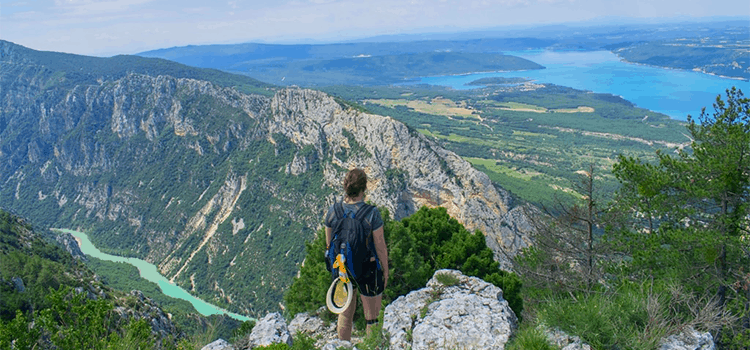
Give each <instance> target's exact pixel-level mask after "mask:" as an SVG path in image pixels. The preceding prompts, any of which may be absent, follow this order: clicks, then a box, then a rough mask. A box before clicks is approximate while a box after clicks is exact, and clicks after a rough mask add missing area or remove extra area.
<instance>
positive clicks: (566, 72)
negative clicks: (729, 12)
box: [417, 50, 750, 120]
mask: <svg viewBox="0 0 750 350" xmlns="http://www.w3.org/2000/svg"><path fill="white" fill-rule="evenodd" d="M505 53H506V54H508V55H514V56H519V57H523V58H526V59H529V60H531V61H534V62H536V63H539V64H541V65H543V66H545V67H546V69H542V70H532V71H519V72H495V73H476V74H467V75H449V76H435V77H424V78H421V80H420V81H418V82H417V83H422V84H431V85H443V86H450V87H452V88H453V89H461V90H463V89H473V88H477V87H476V86H468V85H465V84H466V83H469V82H471V81H473V80H476V79H479V78H485V77H508V78H510V77H523V78H528V79H531V80H533V81H535V82H537V83H542V84H544V83H551V84H555V85H562V86H569V87H572V88H575V89H579V90H588V91H593V92H598V93H610V94H613V95H619V96H622V97H623V98H625V99H626V100H628V101H630V102H633V103H635V104H636V105H637V106H638V107H642V108H647V109H650V110H653V111H656V112H661V113H664V114H666V115H668V116H670V117H672V118H673V119H679V120H686V119H687V115H688V114H690V115H692V116H694V117H697V116H698V115H700V111H701V108H702V107H706V111H707V112H713V107H712V103H713V102H714V101H715V99H716V96H717V95H719V94H721V95H722V98H726V94H725V90H726V89H729V88H731V87H732V86H736V87H737V88H738V89H740V90H742V91H743V92H744V93H745V94H746V95H750V82H747V81H742V80H736V79H728V78H721V77H718V76H713V75H709V74H704V73H700V72H694V71H685V70H677V69H665V68H657V67H650V66H645V65H638V64H632V63H627V62H623V61H621V60H620V58H618V57H617V56H616V55H615V54H613V53H611V52H609V51H588V52H584V51H538V50H537V51H516V52H505Z"/></svg>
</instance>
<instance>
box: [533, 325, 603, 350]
mask: <svg viewBox="0 0 750 350" xmlns="http://www.w3.org/2000/svg"><path fill="white" fill-rule="evenodd" d="M543 331H544V334H546V335H547V340H549V342H550V343H552V344H554V345H556V346H557V347H558V348H560V350H591V345H588V344H586V343H584V342H583V341H581V338H580V337H577V336H571V335H568V334H567V333H565V332H563V331H561V330H559V329H554V330H550V329H546V328H543Z"/></svg>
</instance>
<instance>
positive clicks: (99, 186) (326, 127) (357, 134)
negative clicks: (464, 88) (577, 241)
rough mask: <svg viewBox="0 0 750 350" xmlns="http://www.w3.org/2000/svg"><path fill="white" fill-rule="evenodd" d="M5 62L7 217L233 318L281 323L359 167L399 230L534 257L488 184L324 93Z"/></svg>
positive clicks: (36, 58)
mask: <svg viewBox="0 0 750 350" xmlns="http://www.w3.org/2000/svg"><path fill="white" fill-rule="evenodd" d="M0 51H2V52H4V56H3V57H2V59H3V61H2V68H0V69H1V70H2V72H1V73H0V78H1V79H0V86H1V87H2V90H0V94H2V99H0V103H1V107H2V109H0V120H2V123H1V124H0V125H1V128H0V152H2V156H3V158H4V159H7V160H8V161H7V162H4V163H3V164H2V165H0V174H1V175H0V178H2V179H3V180H2V181H3V182H2V187H0V203H2V205H5V206H8V207H9V208H12V209H13V210H15V211H17V212H19V213H22V214H23V215H25V216H27V217H29V218H31V219H30V220H34V222H35V223H38V224H39V225H43V226H46V227H57V228H71V229H77V230H79V231H85V232H86V233H87V234H88V235H89V237H90V238H91V240H92V242H94V243H95V244H96V245H97V246H98V247H100V249H101V250H103V251H105V252H108V253H112V254H117V255H125V256H134V257H140V258H144V259H145V260H147V261H149V262H152V263H154V264H155V265H157V266H158V267H159V269H160V271H161V273H162V274H163V275H165V276H167V277H168V278H170V279H172V280H173V281H174V282H175V283H177V284H179V285H180V286H182V287H183V288H185V289H186V290H188V291H190V292H191V293H193V294H194V295H197V296H199V297H201V298H203V299H204V300H207V301H209V302H211V303H214V304H217V305H219V306H221V307H224V308H226V309H229V310H231V311H235V312H238V313H241V314H245V315H250V316H253V315H261V314H265V312H266V311H268V310H276V309H280V305H279V303H280V302H281V301H282V294H283V292H284V291H285V290H286V288H287V287H288V286H289V284H290V283H291V279H292V277H293V276H295V275H296V274H297V272H298V269H299V264H300V263H301V262H302V260H303V258H304V242H305V241H308V240H311V239H312V238H313V237H314V234H315V232H316V230H317V228H318V226H319V225H320V220H321V217H322V214H323V210H324V209H325V208H326V207H327V206H328V205H329V204H330V203H331V202H332V201H334V200H336V199H337V198H339V195H340V194H339V193H340V190H341V188H340V181H341V180H340V179H341V178H342V176H343V174H344V173H345V172H346V171H347V169H349V168H350V167H354V166H359V167H363V168H366V169H368V172H369V174H370V176H371V177H372V178H373V179H375V180H374V181H373V182H372V183H371V184H370V185H371V186H370V189H369V192H368V198H369V199H370V200H372V201H373V202H375V203H377V204H379V205H382V206H385V207H387V208H388V209H389V210H390V212H391V213H392V214H393V216H394V218H395V219H400V218H402V217H406V216H408V215H410V214H411V213H413V212H415V211H416V210H417V209H419V208H420V207H421V206H422V205H431V206H443V207H445V208H446V209H447V211H448V213H450V215H452V216H453V217H455V218H456V219H457V220H459V221H460V222H461V223H463V224H464V225H466V226H467V227H469V228H470V229H472V230H473V229H480V230H482V231H483V232H484V233H485V234H486V240H487V245H488V246H489V247H490V248H491V249H492V250H493V252H494V253H495V255H496V258H498V260H499V261H500V262H501V264H504V266H506V267H507V266H509V264H510V260H509V255H512V253H508V252H515V251H517V250H518V249H520V247H523V246H525V245H526V244H527V242H526V241H525V239H524V235H525V232H524V231H523V229H524V228H526V227H527V226H528V225H525V224H524V217H523V215H522V213H520V212H519V211H518V210H515V211H514V210H513V209H514V208H513V206H514V205H513V203H512V202H511V198H510V196H509V195H508V193H507V192H506V191H504V190H503V189H502V188H500V187H497V186H494V185H493V184H492V183H491V181H490V180H489V178H488V177H487V176H486V175H485V174H483V173H481V172H479V171H477V170H475V169H473V168H472V167H471V166H470V164H469V163H468V162H466V161H464V160H462V159H461V158H460V157H458V156H456V155H455V154H454V153H452V152H449V151H446V150H444V149H442V148H441V147H440V146H439V145H437V144H436V143H434V142H433V141H431V140H429V139H427V138H425V137H424V136H422V135H420V134H419V133H417V132H415V131H414V130H411V129H409V128H408V127H407V126H405V125H404V124H402V123H400V122H397V121H395V120H394V119H392V118H388V117H383V116H378V115H372V114H366V113H363V112H361V111H358V110H356V109H354V108H352V107H351V104H349V103H347V102H345V101H343V100H338V99H334V98H332V97H331V96H329V95H326V94H324V93H321V92H317V91H311V90H300V89H277V90H273V89H270V88H269V90H265V88H263V92H264V94H266V93H273V96H270V97H269V96H266V95H264V94H245V93H243V92H240V91H239V90H240V89H238V88H233V87H232V88H230V87H225V86H226V85H224V83H222V81H223V80H221V79H219V81H218V82H216V83H214V82H211V81H206V80H196V79H192V78H178V77H174V76H170V75H161V74H157V73H158V72H159V71H160V65H169V69H167V70H165V71H166V72H167V73H170V72H183V70H184V71H186V72H192V73H191V74H196V75H200V74H208V76H206V77H205V78H206V79H213V78H212V76H211V74H212V73H215V71H201V70H197V69H195V68H189V67H185V66H182V65H179V64H176V63H170V62H167V61H163V60H156V59H143V58H137V60H138V61H140V62H143V64H144V67H147V68H148V69H146V68H143V69H144V70H141V71H139V72H134V71H129V68H127V66H122V69H121V70H117V69H115V68H116V67H119V66H118V63H117V62H119V61H120V60H123V59H126V58H122V57H115V58H111V59H101V60H103V61H102V62H101V64H100V65H101V67H109V68H107V69H104V68H101V67H100V69H92V70H91V71H87V70H86V68H87V65H88V64H91V62H99V61H98V60H99V59H92V58H86V57H81V56H75V55H63V56H60V57H59V59H64V60H65V62H67V63H66V66H65V67H60V66H58V65H53V64H48V63H47V61H46V58H45V57H47V56H48V55H51V54H49V53H38V52H36V51H33V50H28V49H26V48H23V47H20V46H18V45H14V44H11V43H7V42H4V43H2V50H0ZM57 55H60V54H57ZM110 60H111V61H110ZM109 63H111V65H109ZM149 63H154V65H153V66H151V65H149ZM94 68H96V67H94ZM57 69H61V70H57ZM110 69H114V70H117V71H118V72H120V73H118V74H109V73H107V72H109V71H110ZM74 72H88V73H86V75H85V77H83V78H81V79H78V78H75V77H77V75H75V74H74ZM146 73H148V74H146ZM175 74H177V73H175ZM217 74H218V75H217V76H218V77H219V78H221V77H223V75H222V74H224V73H217ZM74 78H75V79H74ZM217 79H218V78H217ZM237 79H238V80H236V81H235V80H230V81H231V82H232V84H234V83H236V84H239V85H240V86H241V85H242V84H247V85H253V86H256V87H260V86H263V85H262V84H260V83H258V82H256V81H252V80H249V78H242V77H240V78H237ZM232 86H234V85H232Z"/></svg>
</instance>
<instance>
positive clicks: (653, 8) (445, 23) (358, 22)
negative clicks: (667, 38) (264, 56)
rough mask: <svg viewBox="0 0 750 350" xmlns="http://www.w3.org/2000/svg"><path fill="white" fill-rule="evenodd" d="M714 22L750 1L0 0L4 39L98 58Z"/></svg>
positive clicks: (744, 13)
mask: <svg viewBox="0 0 750 350" xmlns="http://www.w3.org/2000/svg"><path fill="white" fill-rule="evenodd" d="M738 9H739V10H738ZM742 9H744V10H742ZM738 13H740V14H741V15H740V16H738V15H737V14H738ZM712 20H748V23H749V24H750V4H748V3H747V2H746V1H741V0H720V1H705V0H702V1H699V0H687V1H676V0H668V1H662V2H651V1H644V0H627V1H613V0H605V1H597V0H499V1H489V0H463V1H459V0H455V1H454V0H436V1H427V0H411V1H407V2H403V1H397V0H381V1H372V0H359V1H355V0H290V1H268V0H262V1H249V2H242V1H227V2H221V3H213V4H210V5H207V4H205V3H203V2H200V1H180V2H177V1H174V0H170V1H153V0H109V1H103V0H44V1H35V2H30V1H25V0H12V1H0V39H3V40H8V41H11V42H14V43H16V44H19V45H23V46H26V47H29V48H31V49H34V50H42V51H59V52H67V53H74V54H83V55H93V56H112V55H116V54H135V53H139V52H144V51H149V50H155V49H161V48H169V47H176V46H187V45H207V44H238V43H266V44H322V43H332V42H351V41H362V40H368V38H392V39H398V38H399V37H400V36H404V35H417V34H420V35H425V36H427V37H432V36H440V35H445V34H452V33H465V32H476V31H498V30H500V31H505V30H518V29H519V28H530V27H539V26H547V25H570V26H576V25H583V26H601V25H605V24H615V25H616V24H631V23H640V24H644V23H651V24H654V23H674V22H686V21H687V22H690V21H712Z"/></svg>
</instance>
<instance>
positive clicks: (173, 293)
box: [57, 229, 255, 321]
mask: <svg viewBox="0 0 750 350" xmlns="http://www.w3.org/2000/svg"><path fill="white" fill-rule="evenodd" d="M57 231H60V232H65V233H69V234H71V235H72V236H73V237H75V238H76V241H78V245H79V246H80V247H81V251H82V252H83V253H84V254H86V255H89V256H93V257H95V258H98V259H102V260H107V261H114V262H125V263H128V264H131V265H133V266H135V267H137V268H138V271H140V273H141V277H143V278H145V279H146V280H148V281H150V282H153V283H156V284H158V285H159V288H161V291H162V293H164V294H165V295H168V296H170V297H172V298H178V299H183V300H187V301H188V302H190V303H191V304H193V307H195V309H196V310H197V311H198V312H200V313H201V314H202V315H204V316H208V315H215V314H226V315H227V316H229V317H231V318H234V319H236V320H239V321H250V320H253V321H254V320H255V319H253V318H250V317H247V316H243V315H240V314H236V313H233V312H229V311H227V310H224V309H222V308H220V307H218V306H216V305H211V304H209V303H207V302H205V301H203V300H201V299H198V298H196V297H194V296H193V295H191V294H190V293H188V291H186V290H184V289H182V288H181V287H180V286H178V285H176V284H173V283H170V282H169V279H167V278H166V277H164V276H163V275H162V274H161V273H159V270H158V269H157V268H156V265H154V264H151V263H149V262H147V261H145V260H141V259H137V258H124V257H121V256H116V255H110V254H107V253H103V252H102V251H101V250H99V249H98V248H96V247H95V246H94V244H93V243H91V241H90V240H89V237H88V236H87V235H86V234H85V233H83V232H78V231H73V230H67V229H57Z"/></svg>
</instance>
